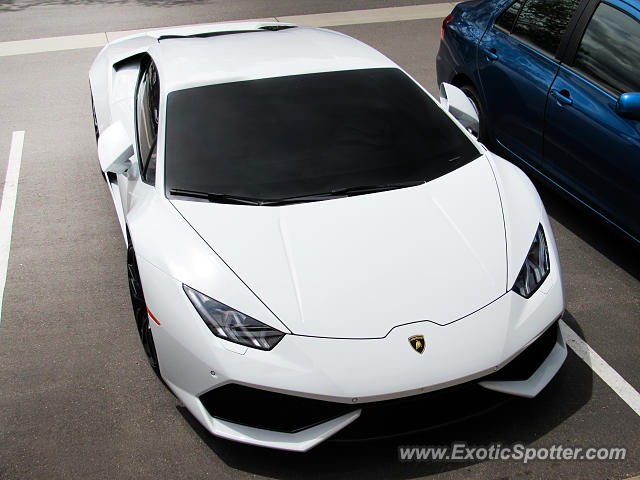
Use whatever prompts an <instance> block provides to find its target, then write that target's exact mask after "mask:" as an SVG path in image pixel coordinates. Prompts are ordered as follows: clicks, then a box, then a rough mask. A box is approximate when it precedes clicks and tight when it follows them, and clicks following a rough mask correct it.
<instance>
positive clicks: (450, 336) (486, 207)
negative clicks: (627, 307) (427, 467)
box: [90, 23, 566, 451]
mask: <svg viewBox="0 0 640 480" xmlns="http://www.w3.org/2000/svg"><path fill="white" fill-rule="evenodd" d="M265 25H274V24H273V23H233V24H214V25H205V26H197V27H178V28H173V29H164V30H160V31H153V32H145V33H141V34H138V35H135V36H132V37H128V38H124V39H120V40H118V41H116V42H113V43H111V44H109V45H107V46H106V47H105V48H104V49H103V50H102V51H101V52H100V54H99V55H98V57H97V58H96V61H95V62H94V64H93V66H92V67H91V71H90V84H91V90H92V96H93V100H94V104H95V110H96V117H97V120H98V129H99V131H100V132H103V131H104V130H105V129H106V128H107V127H109V126H110V125H111V124H113V123H115V122H117V121H121V122H122V124H123V125H124V126H125V129H126V130H127V132H128V133H129V135H130V136H131V140H132V143H134V150H136V146H135V142H133V140H134V138H135V133H134V91H135V85H136V81H137V77H138V68H139V67H138V62H139V59H138V58H137V57H135V55H138V54H141V53H148V54H149V55H151V56H152V58H153V59H154V62H155V63H156V65H157V68H158V72H159V75H160V79H161V81H160V88H161V90H160V122H159V134H158V157H157V159H158V160H157V162H158V163H157V170H156V178H155V180H156V182H155V186H150V185H147V184H145V183H144V182H142V181H141V179H140V175H139V172H138V167H137V151H136V152H135V154H134V158H133V166H132V167H131V168H130V169H129V171H127V172H126V173H125V174H118V175H113V174H111V175H109V176H108V178H107V179H108V182H109V187H110V192H111V194H112V197H113V200H114V203H115V205H116V210H117V212H118V216H119V219H120V221H121V226H122V229H123V236H124V238H125V240H126V241H127V242H129V238H128V234H129V235H130V241H131V243H132V244H133V245H134V246H135V250H136V256H137V260H138V268H139V272H140V278H141V281H142V284H143V286H144V294H145V300H146V303H147V306H148V308H149V310H150V311H151V312H153V315H154V317H155V319H157V321H158V322H159V323H155V322H151V329H152V332H153V338H154V341H155V345H156V347H157V351H158V358H159V366H160V373H161V375H162V377H163V379H164V380H165V381H166V383H167V385H168V386H169V388H171V390H172V391H173V392H174V393H175V394H176V395H177V396H178V398H179V399H180V400H181V401H182V402H183V403H184V405H185V406H186V407H187V408H188V409H189V411H190V412H191V413H192V414H193V415H194V416H195V418H197V419H198V420H199V421H200V422H201V423H202V424H203V425H204V426H205V427H206V428H207V429H208V430H209V431H210V432H211V433H213V434H215V435H218V436H221V437H224V438H229V439H232V440H236V441H240V442H245V443H251V444H254V445H261V446H268V447H273V448H281V449H286V450H294V451H306V450H308V449H309V448H312V447H313V446H315V445H317V444H318V443H320V442H322V441H324V440H325V439H327V438H329V437H330V436H331V435H333V434H334V433H336V432H337V431H339V430H340V429H342V428H344V427H345V426H346V425H348V424H350V423H351V422H353V421H356V420H357V418H358V416H359V415H360V409H361V408H366V404H367V403H370V402H376V401H381V400H387V399H393V398H399V397H405V396H410V395H416V394H419V393H424V392H429V391H432V390H438V389H442V388H446V387H448V386H452V385H457V384H460V383H464V382H470V381H477V380H478V379H480V381H481V385H483V386H485V387H486V388H489V389H493V390H498V391H501V392H505V393H510V394H513V395H520V396H529V397H530V396H534V395H536V394H537V393H538V392H539V391H540V390H541V389H542V388H543V387H544V386H545V385H546V384H547V383H548V382H549V381H550V379H551V378H552V377H553V375H555V373H556V372H557V370H558V369H559V368H560V366H561V365H562V362H563V361H564V358H565V357H566V345H565V344H564V340H563V338H562V334H561V333H559V334H558V339H557V342H556V345H555V347H553V350H552V352H551V353H550V354H549V355H548V356H547V358H546V359H545V360H544V362H542V363H541V364H540V366H539V367H538V369H537V370H536V372H535V373H534V374H533V375H531V377H530V378H528V379H522V380H519V381H491V380H484V381H483V380H482V377H484V376H486V375H487V374H489V373H491V372H494V371H496V370H498V369H500V368H501V367H502V366H504V365H505V364H506V363H508V362H510V361H511V360H513V359H514V357H516V356H517V355H518V354H519V353H520V352H522V351H523V350H524V349H526V348H527V347H528V346H529V345H531V343H532V342H534V341H535V340H536V339H537V338H538V337H539V336H540V335H541V334H542V332H544V331H545V330H546V329H547V328H548V327H549V326H550V325H552V324H553V323H554V322H555V321H556V320H557V319H558V318H559V317H560V316H561V315H562V312H563V310H564V297H563V289H562V275H561V269H560V263H559V260H558V253H557V247H556V244H555V241H554V238H553V232H552V230H551V225H550V223H549V219H548V217H547V214H546V212H545V210H544V206H543V205H542V202H541V201H540V198H539V196H538V194H537V192H536V191H535V188H534V187H533V185H532V184H531V182H530V181H529V180H528V178H527V177H526V175H524V174H523V173H522V172H521V171H520V170H519V169H517V168H516V167H515V166H513V165H511V164H509V163H508V162H506V161H505V160H503V159H501V158H499V157H497V156H495V155H493V154H491V153H489V152H487V151H486V149H484V147H482V146H481V145H480V144H478V143H477V142H476V141H475V140H473V139H472V137H471V136H470V135H469V134H468V132H465V133H466V134H467V137H469V138H470V141H472V142H474V144H475V145H476V146H477V148H478V150H479V153H478V156H479V158H478V159H477V160H475V161H473V162H471V163H469V164H467V165H466V166H464V167H461V168H459V169H457V170H455V171H453V172H451V173H449V174H447V175H444V176H442V177H440V178H438V179H436V180H433V181H431V182H428V183H426V184H425V185H420V186H417V187H410V188H403V189H398V190H392V191H386V192H379V193H373V194H367V195H361V196H355V197H348V198H341V199H335V200H327V201H320V202H313V203H303V204H296V205H287V206H280V207H260V206H238V205H224V204H216V203H208V202H199V201H189V200H181V199H176V198H172V200H171V201H170V200H168V199H167V198H166V196H165V192H164V132H165V130H164V129H165V121H166V119H165V118H164V116H165V109H166V96H167V94H168V93H169V92H170V91H172V90H175V89H180V88H189V87H195V86H199V85H205V84H213V83H221V82H231V81H240V80H249V79H258V78H267V77H273V76H283V75H290V74H302V73H311V72H323V71H335V70H347V69H357V68H380V67H392V68H399V67H397V65H395V64H394V63H393V62H392V61H391V60H389V59H388V58H386V57H384V56H383V55H382V54H380V53H379V52H377V51H375V50H374V49H372V48H370V47H368V46H366V45H365V44H363V43H361V42H358V41H356V40H354V39H350V38H349V37H347V36H345V35H342V34H339V33H335V32H329V31H326V30H321V29H308V28H292V29H289V30H283V31H281V32H259V33H248V34H244V33H243V34H233V35H226V36H225V35H223V36H219V37H213V38H210V39H206V40H205V39H179V40H161V41H158V38H159V37H161V36H163V35H190V34H197V33H203V32H224V31H232V30H255V29H258V28H260V27H262V26H265ZM131 57H133V58H131ZM129 58H131V60H130V61H129V60H127V59H129ZM123 60H125V61H124V62H122V61H123ZM118 62H122V63H120V64H119V65H118V69H117V71H116V69H115V68H114V64H116V63H118ZM425 95H428V93H426V91H425ZM429 96H430V95H429ZM446 114H447V116H448V117H449V118H450V119H452V121H455V120H453V117H452V116H451V114H450V113H448V112H447V113H446ZM461 129H462V128H461ZM483 152H484V153H483ZM538 225H542V226H543V228H544V231H545V234H546V239H547V243H548V250H549V258H550V265H551V268H550V273H549V276H548V277H547V278H546V279H545V281H544V282H543V283H542V285H541V286H540V288H539V289H538V291H536V292H535V293H534V294H533V296H532V297H531V298H529V299H524V298H522V297H521V296H519V295H518V294H516V293H514V292H513V291H511V287H512V286H513V284H514V281H515V279H516V277H517V275H518V273H519V271H520V269H521V267H522V264H523V261H524V259H525V257H526V255H527V252H528V250H529V248H530V246H531V242H532V240H533V238H534V234H535V233H536V229H537V228H538ZM183 284H186V285H189V286H190V287H192V288H194V289H196V290H198V291H200V292H202V293H203V294H205V295H208V296H210V297H212V298H215V299H216V300H218V301H219V302H222V303H224V304H226V305H229V306H232V307H233V308H234V309H237V310H238V311H240V312H242V313H244V314H246V315H249V316H251V317H253V318H255V319H257V320H259V321H260V322H262V323H264V324H266V325H268V326H271V327H273V328H275V329H278V330H280V331H282V332H284V333H285V334H286V335H285V336H284V338H283V339H282V340H281V341H280V343H279V344H278V345H277V346H276V347H275V348H273V349H272V350H270V351H262V350H257V349H253V348H248V347H246V346H242V345H238V344H235V343H231V342H229V341H226V340H223V339H221V338H218V337H216V336H214V335H213V334H212V333H211V331H210V330H209V328H208V327H207V326H206V325H205V323H204V322H203V321H202V318H201V317H200V315H199V314H198V312H197V311H196V310H195V308H194V306H193V305H192V303H191V302H190V300H189V299H188V297H187V296H186V295H185V293H184V291H183V288H182V286H183ZM132 324H133V322H132ZM132 331H133V330H132ZM416 334H422V335H424V337H425V340H426V343H427V348H426V349H425V351H424V353H423V354H422V355H420V354H417V353H416V352H415V351H414V350H413V349H412V348H411V347H410V345H409V342H408V338H409V337H410V336H412V335H416ZM227 384H239V385H245V386H249V387H254V388H259V389H261V390H267V391H273V392H280V393H285V394H288V395H292V396H296V397H306V398H314V399H319V400H325V401H331V402H338V403H343V404H352V405H354V410H353V411H352V412H350V413H348V414H345V415H342V416H340V417H338V418H333V419H331V420H328V421H326V422H323V423H321V424H319V425H315V426H313V427H311V428H307V429H305V430H302V431H299V432H296V433H283V432H275V431H269V430H264V429H257V428H253V427H251V426H246V425H239V424H236V423H233V422H230V421H227V420H220V419H218V418H215V417H213V416H212V415H211V414H210V413H209V412H208V411H207V410H206V408H205V407H204V406H203V404H202V402H201V401H200V400H199V397H200V396H201V395H203V394H204V393H206V392H210V391H213V390H214V389H216V388H220V387H223V386H225V385H227Z"/></svg>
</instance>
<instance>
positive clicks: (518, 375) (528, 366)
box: [482, 322, 559, 381]
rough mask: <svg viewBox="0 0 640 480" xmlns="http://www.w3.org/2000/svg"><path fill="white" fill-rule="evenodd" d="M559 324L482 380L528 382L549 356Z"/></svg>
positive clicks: (556, 323)
mask: <svg viewBox="0 0 640 480" xmlns="http://www.w3.org/2000/svg"><path fill="white" fill-rule="evenodd" d="M558 328H559V326H558V322H555V323H554V324H552V325H551V326H550V327H549V328H547V330H546V331H545V332H544V333H543V334H542V335H540V336H539V337H538V338H537V339H536V341H535V342H533V343H532V344H531V345H529V346H528V347H527V348H526V349H524V350H523V351H522V352H520V353H519V354H518V356H516V358H514V359H513V360H511V361H510V362H509V363H507V364H506V365H505V366H504V367H502V368H501V369H500V370H498V371H497V372H495V373H492V374H491V375H489V376H488V377H484V378H483V379H482V380H491V381H497V380H500V381H510V380H527V379H528V378H529V377H530V376H531V375H533V374H534V373H535V371H536V370H537V369H538V367H539V366H540V365H541V364H542V362H544V360H545V359H546V358H547V357H548V356H549V354H550V353H551V350H553V346H554V345H555V344H556V340H557V338H558Z"/></svg>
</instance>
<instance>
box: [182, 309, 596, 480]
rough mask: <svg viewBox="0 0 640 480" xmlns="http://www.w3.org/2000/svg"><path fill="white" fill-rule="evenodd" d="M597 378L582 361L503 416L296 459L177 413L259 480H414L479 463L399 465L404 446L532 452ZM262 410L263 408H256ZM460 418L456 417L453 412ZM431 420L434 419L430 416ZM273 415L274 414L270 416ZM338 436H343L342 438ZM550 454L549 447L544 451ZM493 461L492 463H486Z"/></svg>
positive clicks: (322, 449) (507, 405) (336, 446)
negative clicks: (360, 479)
mask: <svg viewBox="0 0 640 480" xmlns="http://www.w3.org/2000/svg"><path fill="white" fill-rule="evenodd" d="M565 321H567V323H568V324H569V325H570V326H571V328H573V329H574V330H575V331H576V332H577V333H578V334H579V335H581V334H582V332H581V331H580V328H579V326H578V325H577V323H576V322H575V319H573V317H572V316H571V315H570V314H569V313H568V312H567V313H566V314H565ZM592 381H593V377H592V372H591V370H590V369H589V367H588V366H587V365H586V364H585V363H584V362H582V361H581V360H580V359H579V358H578V357H577V356H576V355H575V354H573V353H572V352H570V353H569V355H568V357H567V361H566V362H565V364H564V366H563V367H562V368H561V369H560V371H559V372H558V374H557V375H556V377H555V378H554V379H553V380H552V381H551V383H550V384H549V385H548V386H547V387H546V388H545V389H544V390H543V391H542V392H541V393H540V394H539V395H538V396H537V397H536V398H533V399H524V398H516V397H509V400H508V401H506V402H502V403H501V404H500V405H498V406H497V408H494V409H490V410H489V411H486V410H485V411H484V412H483V413H482V414H479V415H477V416H474V417H472V418H466V419H464V420H462V421H460V422H458V423H454V424H447V425H442V426H440V427H437V428H431V429H425V430H423V431H421V432H414V433H412V434H409V435H400V436H395V437H393V438H387V439H384V440H375V441H336V440H332V439H330V440H329V441H327V442H325V443H323V444H320V445H319V446H317V447H315V448H314V449H312V450H310V451H309V452H307V453H292V452H283V451H278V450H272V449H266V448H260V447H254V446H250V445H245V444H241V443H236V442H231V441H227V440H224V439H220V438H217V437H215V436H213V435H211V434H210V433H209V432H208V431H207V430H206V429H205V428H204V427H202V425H200V423H199V422H198V421H197V420H196V419H195V418H194V417H193V416H192V415H191V414H190V413H189V412H188V410H187V409H186V408H184V407H183V406H177V407H176V408H177V409H178V411H179V412H180V414H181V415H182V416H183V417H184V419H185V420H186V421H187V422H188V423H189V424H190V426H191V427H192V428H193V430H194V431H195V432H196V433H197V434H198V435H199V436H200V438H201V439H202V441H203V442H204V443H206V444H207V445H208V446H209V448H210V449H211V450H212V451H213V452H214V453H215V454H216V455H217V456H218V457H219V458H220V459H221V460H222V461H224V462H225V463H226V464H227V465H228V466H230V467H232V468H235V469H238V470H241V471H244V472H249V473H253V474H258V475H264V476H268V477H275V478H300V477H306V476H310V477H317V478H325V477H331V478H335V477H353V475H354V474H357V475H359V476H364V475H366V476H367V477H385V478H408V477H417V476H424V475H431V474H436V473H441V472H449V471H455V470H464V469H465V468H466V467H468V466H470V465H473V464H475V463H480V461H478V460H475V461H471V460H468V461H464V460H463V461H455V462H452V461H433V460H429V461H412V462H407V461H400V459H399V447H401V446H418V447H420V446H451V445H452V444H453V443H460V442H463V443H465V444H467V445H469V446H486V447H489V446H490V445H491V444H495V443H499V444H500V445H502V446H513V445H514V444H517V443H522V444H524V445H525V446H526V445H530V444H531V443H533V442H536V441H537V440H538V439H540V438H541V437H543V436H545V435H546V434H547V433H548V432H550V431H551V430H553V429H555V428H556V427H557V426H558V425H560V424H562V423H563V422H564V421H565V420H567V419H568V418H570V417H571V416H572V415H574V414H575V413H576V412H577V411H579V410H580V409H581V408H582V407H583V406H584V405H585V404H586V403H587V402H588V401H589V399H590V398H591V395H592ZM474 401H476V399H475V398H474V397H473V396H471V397H469V398H462V399H461V402H455V404H451V405H449V406H446V405H445V406H442V407H441V408H442V409H443V410H439V412H440V413H441V414H442V416H443V417H447V416H449V417H451V416H455V415H456V414H457V411H458V410H457V409H460V403H464V402H468V403H472V402H474ZM257 408H259V405H258V406H257ZM447 409H448V410H454V411H447ZM426 410H428V409H425V414H427V413H432V412H427V411H426ZM265 414H268V412H265ZM394 421H395V418H394V414H393V412H391V413H390V414H389V415H387V417H386V418H385V419H382V420H381V421H379V430H380V435H384V434H385V431H393V426H394ZM336 436H339V434H338V435H336ZM542 446H549V445H546V444H545V445H542ZM485 461H493V460H485Z"/></svg>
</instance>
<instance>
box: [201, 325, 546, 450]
mask: <svg viewBox="0 0 640 480" xmlns="http://www.w3.org/2000/svg"><path fill="white" fill-rule="evenodd" d="M557 333H558V322H556V323H554V324H553V325H552V326H551V327H549V328H548V329H547V330H546V331H545V332H544V333H543V334H542V335H541V336H540V337H538V338H537V339H536V341H535V342H533V343H532V344H531V345H529V347H527V348H526V349H525V350H524V351H523V352H521V353H520V354H519V355H518V356H517V357H516V358H514V359H513V360H512V361H511V362H509V363H508V364H507V365H506V366H504V367H503V368H502V369H500V370H499V371H497V372H495V373H493V374H491V375H489V376H486V377H482V378H481V379H477V380H474V381H472V382H467V383H464V384H461V385H457V386H453V387H449V388H445V389H441V390H436V391H434V392H428V393H424V394H421V395H413V396H410V397H404V398H399V399H394V400H385V401H380V402H371V403H362V404H344V403H336V402H327V401H323V400H314V399H310V398H304V397H298V396H294V395H285V394H282V393H275V392H269V391H267V390H261V389H257V388H251V387H246V386H244V385H237V384H228V385H224V386H222V387H219V388H216V389H213V390H210V391H209V392H207V393H205V394H203V395H201V396H200V401H201V402H202V404H203V405H204V407H205V408H206V409H207V411H208V412H209V414H210V415H211V416H212V417H215V418H219V419H221V420H227V421H229V422H233V423H237V424H240V425H247V426H250V427H255V428H261V429H265V430H273V431H277V432H286V433H295V432H299V431H300V430H304V429H306V428H310V427H313V426H315V425H318V424H321V423H323V422H326V421H328V420H331V419H333V418H336V417H339V416H340V415H344V414H345V413H348V412H351V411H354V410H356V409H362V414H361V417H360V418H359V419H358V421H356V422H354V423H352V424H351V425H349V426H348V427H347V428H345V429H344V430H342V431H341V432H340V433H338V435H337V436H336V439H342V440H362V439H366V438H374V437H384V436H387V437H388V436H396V435H401V434H403V433H407V432H410V431H418V430H420V431H422V430H426V429H430V428H436V427H439V426H442V425H446V424H450V423H454V422H456V421H460V420H463V419H465V418H469V417H473V416H476V415H480V414H482V413H483V412H486V411H488V410H490V409H492V408H494V407H495V406H498V405H501V404H502V403H504V402H505V401H507V400H508V399H509V398H511V396H509V395H506V394H501V393H498V392H493V391H490V390H487V389H484V388H482V387H480V386H478V385H477V384H476V382H478V381H481V380H526V379H527V378H529V377H530V376H531V375H532V374H533V373H534V372H535V371H536V369H537V368H538V367H539V366H540V364H541V363H542V362H543V361H544V359H545V358H546V357H547V356H548V355H549V353H550V352H551V349H552V348H553V346H554V345H555V343H556V339H557ZM389 425H393V427H392V428H389ZM383 426H384V427H383Z"/></svg>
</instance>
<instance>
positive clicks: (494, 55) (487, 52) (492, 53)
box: [484, 48, 500, 62]
mask: <svg viewBox="0 0 640 480" xmlns="http://www.w3.org/2000/svg"><path fill="white" fill-rule="evenodd" d="M484 54H485V55H486V56H487V59H489V60H491V61H492V62H495V61H496V60H498V58H500V57H499V56H498V54H497V53H496V49H495V48H490V49H487V50H485V51H484Z"/></svg>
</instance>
